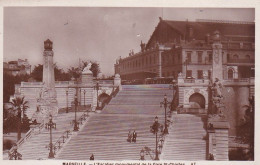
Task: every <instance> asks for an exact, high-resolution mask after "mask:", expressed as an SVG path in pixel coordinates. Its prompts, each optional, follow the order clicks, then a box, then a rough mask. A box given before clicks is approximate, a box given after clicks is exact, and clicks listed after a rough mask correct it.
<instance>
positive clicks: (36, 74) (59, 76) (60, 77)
mask: <svg viewBox="0 0 260 165" xmlns="http://www.w3.org/2000/svg"><path fill="white" fill-rule="evenodd" d="M31 76H32V77H33V78H34V79H35V80H36V81H38V82H41V81H42V76H43V65H42V64H38V66H35V67H34V69H33V71H32V73H31ZM54 77H55V81H69V80H70V75H69V74H68V73H65V72H64V71H63V69H60V68H59V67H58V66H57V64H56V63H55V64H54Z"/></svg>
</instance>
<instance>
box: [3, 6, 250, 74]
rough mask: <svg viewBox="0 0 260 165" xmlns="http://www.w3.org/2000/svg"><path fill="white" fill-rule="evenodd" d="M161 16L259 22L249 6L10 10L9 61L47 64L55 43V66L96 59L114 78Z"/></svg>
mask: <svg viewBox="0 0 260 165" xmlns="http://www.w3.org/2000/svg"><path fill="white" fill-rule="evenodd" d="M159 17H162V18H163V19H165V20H179V21H186V20H187V19H188V20H189V21H195V20H196V19H213V20H232V21H250V22H253V21H255V11H254V9H249V8H243V9H242V8H155V7H147V8H144V7H142V8H141V7H136V8H130V7H121V8H119V7H118V8H116V7H103V8H101V7H4V25H3V26H4V44H3V45H4V54H3V61H10V60H17V59H18V58H19V59H28V60H29V63H30V64H31V65H32V66H35V65H38V64H42V63H43V62H42V61H43V51H44V49H43V42H44V41H45V40H46V39H50V40H52V41H53V51H54V62H56V63H57V65H58V67H60V68H63V69H64V70H65V71H66V69H68V68H70V67H72V66H74V67H75V66H78V63H79V59H81V60H84V61H88V60H92V61H96V62H98V63H99V65H100V68H101V72H102V74H105V75H112V74H114V64H115V61H116V59H117V58H118V57H119V56H121V57H122V58H124V57H127V56H128V53H129V51H130V50H132V49H133V50H134V52H135V53H137V52H139V51H140V43H141V40H142V41H143V42H145V43H147V42H148V40H149V38H150V36H151V35H152V33H153V31H154V29H155V27H156V26H157V24H158V23H159Z"/></svg>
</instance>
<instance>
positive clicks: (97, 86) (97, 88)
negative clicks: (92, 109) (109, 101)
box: [95, 81, 100, 109]
mask: <svg viewBox="0 0 260 165" xmlns="http://www.w3.org/2000/svg"><path fill="white" fill-rule="evenodd" d="M99 87H100V86H99V83H98V81H97V84H96V86H95V88H96V90H97V108H96V109H99V105H98V90H99Z"/></svg>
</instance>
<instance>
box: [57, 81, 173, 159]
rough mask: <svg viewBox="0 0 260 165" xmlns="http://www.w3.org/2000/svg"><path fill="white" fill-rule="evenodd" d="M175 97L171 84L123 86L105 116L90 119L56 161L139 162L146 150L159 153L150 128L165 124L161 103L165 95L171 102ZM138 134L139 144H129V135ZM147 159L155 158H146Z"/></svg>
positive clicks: (104, 113) (94, 116)
mask: <svg viewBox="0 0 260 165" xmlns="http://www.w3.org/2000/svg"><path fill="white" fill-rule="evenodd" d="M172 93H173V91H172V89H169V85H167V84H160V85H159V84H158V85H125V86H123V89H122V90H121V91H120V92H119V93H118V94H117V95H116V97H114V98H113V99H112V100H111V101H110V103H109V104H108V105H107V106H106V107H105V108H104V109H103V110H102V112H101V113H99V114H95V115H93V116H91V117H90V118H89V121H88V122H87V124H86V125H85V127H84V128H83V129H82V130H81V131H80V132H78V134H77V136H74V137H72V138H71V140H70V141H69V143H68V144H67V145H66V146H65V147H64V148H63V149H62V150H61V152H60V153H59V154H58V155H57V157H56V159H63V160H64V159H65V160H88V159H89V157H90V155H91V154H94V156H95V160H139V159H140V151H141V149H142V148H144V147H148V148H150V149H151V150H154V149H155V135H154V134H152V133H151V132H150V126H151V125H152V124H153V122H154V118H155V116H158V117H159V122H160V123H163V121H164V110H163V108H160V102H161V101H163V97H164V94H167V96H168V99H169V100H171V99H172ZM134 130H135V131H136V132H137V142H136V143H130V142H127V136H128V132H129V131H134ZM151 156H152V157H153V156H154V155H153V153H151ZM145 159H151V157H150V156H149V155H146V157H145Z"/></svg>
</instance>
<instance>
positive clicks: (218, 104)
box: [211, 78, 225, 118]
mask: <svg viewBox="0 0 260 165" xmlns="http://www.w3.org/2000/svg"><path fill="white" fill-rule="evenodd" d="M211 89H212V102H213V105H214V107H212V108H213V109H214V114H215V115H217V116H218V117H220V118H225V116H224V113H223V111H224V109H225V104H224V102H223V95H222V89H223V86H222V84H221V82H220V81H219V79H218V78H216V80H215V82H214V83H213V85H212V87H211Z"/></svg>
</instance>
